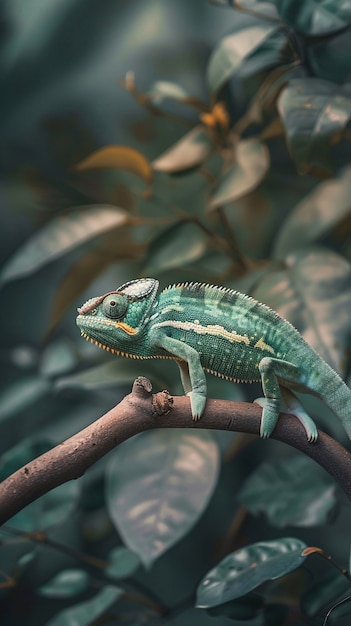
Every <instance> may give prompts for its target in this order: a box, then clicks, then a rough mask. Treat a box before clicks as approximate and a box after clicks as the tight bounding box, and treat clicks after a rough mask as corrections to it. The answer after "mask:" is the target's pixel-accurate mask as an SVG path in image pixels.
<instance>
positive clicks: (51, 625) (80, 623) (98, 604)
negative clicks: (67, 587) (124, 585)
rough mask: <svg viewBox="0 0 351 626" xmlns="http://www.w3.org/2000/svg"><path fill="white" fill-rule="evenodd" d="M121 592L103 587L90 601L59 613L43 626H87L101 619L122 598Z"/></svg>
mask: <svg viewBox="0 0 351 626" xmlns="http://www.w3.org/2000/svg"><path fill="white" fill-rule="evenodd" d="M123 593H124V592H123V590H122V589H118V588H117V587H105V588H104V589H103V590H102V591H100V592H99V593H97V594H96V595H95V596H94V597H93V599H92V600H88V601H87V602H81V603H80V604H76V605H74V606H70V607H69V608H68V609H64V610H63V611H60V612H59V613H57V615H55V617H53V618H52V619H50V620H49V621H48V622H46V624H45V626H62V624H64V625H65V626H89V624H91V623H92V622H93V621H94V620H97V619H98V618H99V617H101V616H102V615H103V614H104V613H105V612H106V611H107V610H108V609H110V608H111V606H113V605H114V604H115V602H117V601H118V600H119V599H120V598H121V597H122V596H123Z"/></svg>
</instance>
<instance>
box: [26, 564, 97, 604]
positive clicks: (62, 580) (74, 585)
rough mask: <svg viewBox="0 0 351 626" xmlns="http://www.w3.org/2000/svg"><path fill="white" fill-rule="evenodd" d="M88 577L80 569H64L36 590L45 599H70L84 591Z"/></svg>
mask: <svg viewBox="0 0 351 626" xmlns="http://www.w3.org/2000/svg"><path fill="white" fill-rule="evenodd" d="M89 581H90V577H89V575H88V574H87V572H85V571H84V570H81V569H73V568H72V569H65V570H62V571H61V572H59V573H58V574H57V575H56V576H54V578H52V579H51V580H49V582H47V583H45V585H42V586H41V587H39V589H38V593H40V595H41V596H45V597H46V598H70V597H72V596H76V595H78V594H79V593H82V592H83V591H85V590H86V589H87V587H88V585H89Z"/></svg>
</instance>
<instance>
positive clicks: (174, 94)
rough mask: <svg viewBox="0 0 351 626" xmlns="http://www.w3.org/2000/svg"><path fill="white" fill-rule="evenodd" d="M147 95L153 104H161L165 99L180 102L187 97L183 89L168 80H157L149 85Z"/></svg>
mask: <svg viewBox="0 0 351 626" xmlns="http://www.w3.org/2000/svg"><path fill="white" fill-rule="evenodd" d="M147 95H148V96H149V98H150V100H151V101H152V102H153V103H154V104H161V103H162V102H163V101H164V100H166V99H171V100H180V101H182V100H186V99H187V98H188V97H189V94H188V92H187V91H186V90H185V89H184V87H181V85H177V83H171V82H170V81H168V80H157V81H156V82H155V83H153V85H151V87H150V89H149V90H148V92H147Z"/></svg>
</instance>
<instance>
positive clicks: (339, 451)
mask: <svg viewBox="0 0 351 626" xmlns="http://www.w3.org/2000/svg"><path fill="white" fill-rule="evenodd" d="M151 389H152V388H151V383H150V381H149V380H147V379H146V378H143V377H139V378H137V379H136V381H135V382H134V385H133V390H132V393H130V394H129V395H128V396H126V397H125V398H124V399H123V400H122V401H121V402H120V403H119V404H118V405H116V406H115V407H114V408H113V409H111V410H110V411H108V413H106V414H105V415H103V416H102V417H100V418H99V419H97V420H96V421H95V422H93V424H91V425H90V426H88V427H87V428H84V429H83V430H81V431H80V432H79V433H77V434H76V435H74V436H73V437H70V439H67V440H66V441H64V442H63V443H61V444H59V445H58V446H56V447H55V448H53V449H52V450H49V451H48V452H46V453H45V454H43V455H41V456H40V457H38V458H36V459H34V460H33V461H31V462H30V463H27V465H25V466H23V467H22V468H21V469H19V470H18V471H17V472H15V473H14V474H12V475H11V476H9V477H8V478H7V479H6V480H4V481H3V482H2V483H1V484H0V524H4V523H5V522H7V521H8V520H9V519H10V518H11V517H12V516H13V515H15V513H17V512H18V511H20V510H22V509H23V508H24V507H25V506H27V505H28V504H30V503H31V502H33V501H34V500H36V499H37V498H39V497H40V496H42V495H44V494H45V493H47V492H48V491H50V490H51V489H54V487H57V486H58V485H61V484H62V483H65V482H67V481H68V480H73V479H76V478H79V477H80V476H82V475H83V474H84V472H85V471H86V470H87V469H88V467H90V466H91V465H92V464H93V463H95V462H96V461H98V460H99V459H100V458H101V457H103V456H104V455H105V454H107V452H109V451H110V450H112V449H113V448H114V447H115V446H117V445H118V444H120V443H122V442H123V441H125V440H126V439H129V438H130V437H133V435H136V434H138V433H141V432H143V431H146V430H150V429H153V428H194V429H196V428H208V429H214V430H230V431H237V432H245V433H249V434H253V435H258V432H259V427H260V420H261V409H260V407H259V406H258V405H255V404H249V403H247V402H229V401H226V400H208V402H207V404H206V410H205V413H204V415H203V416H202V418H201V420H200V421H199V422H193V421H192V419H191V415H190V406H189V399H188V398H185V397H177V398H172V397H170V395H169V394H168V392H165V391H163V392H161V393H158V394H155V395H152V394H151ZM272 438H274V439H278V440H279V441H283V442H284V443H287V444H288V445H290V446H293V447H295V448H297V449H298V450H301V452H304V453H305V454H307V455H308V456H309V457H311V458H312V459H314V460H315V461H316V462H317V463H319V464H320V465H321V466H322V467H324V469H326V470H327V472H328V473H329V474H330V475H331V476H332V477H333V478H334V479H335V480H336V481H337V482H338V483H339V485H340V486H341V488H342V489H343V490H344V492H345V494H346V495H347V496H348V498H350V500H351V454H350V452H348V451H347V450H346V449H345V448H343V446H341V445H340V444H339V443H338V442H336V441H335V440H334V439H332V438H331V437H329V436H328V435H326V434H325V433H322V432H320V433H319V438H318V441H317V442H316V443H313V444H312V443H308V441H307V439H306V433H305V431H304V429H303V427H302V426H301V425H300V423H299V422H298V420H296V418H294V417H291V416H288V415H284V417H283V419H280V420H279V422H278V425H277V427H276V429H275V431H274V433H273V435H272ZM263 445H264V444H263Z"/></svg>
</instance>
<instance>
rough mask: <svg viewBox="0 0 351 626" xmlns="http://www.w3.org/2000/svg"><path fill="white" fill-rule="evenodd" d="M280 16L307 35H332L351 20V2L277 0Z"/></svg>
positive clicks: (338, 0) (334, 0) (336, 0)
mask: <svg viewBox="0 0 351 626" xmlns="http://www.w3.org/2000/svg"><path fill="white" fill-rule="evenodd" d="M275 6H276V7H277V9H278V12H279V14H280V17H281V18H282V19H283V20H284V21H285V22H287V23H288V24H289V25H290V26H292V27H293V28H294V29H296V30H297V31H299V32H300V33H304V34H306V35H326V34H328V35H332V34H333V33H335V32H339V31H340V29H344V28H346V27H347V25H348V24H349V23H350V22H351V6H350V4H349V2H340V0H317V1H316V0H304V1H303V2H301V3H299V2H296V0H275Z"/></svg>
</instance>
